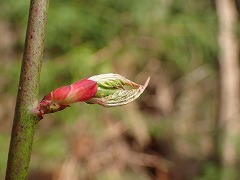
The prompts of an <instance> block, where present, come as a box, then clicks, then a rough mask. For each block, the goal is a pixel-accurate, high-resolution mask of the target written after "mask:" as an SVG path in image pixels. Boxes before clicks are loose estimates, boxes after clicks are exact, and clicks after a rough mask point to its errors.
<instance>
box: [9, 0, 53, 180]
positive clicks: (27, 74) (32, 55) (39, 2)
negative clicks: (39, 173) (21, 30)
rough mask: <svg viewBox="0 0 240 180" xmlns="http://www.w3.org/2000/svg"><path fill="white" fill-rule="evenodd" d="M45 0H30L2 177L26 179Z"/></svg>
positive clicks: (45, 9) (43, 27) (37, 86)
mask: <svg viewBox="0 0 240 180" xmlns="http://www.w3.org/2000/svg"><path fill="white" fill-rule="evenodd" d="M48 3H49V0H31V3H30V10H29V19H28V27H27V33H26V40H25V49H24V54H23V60H22V68H21V75H20V81H19V89H18V95H17V102H16V109H15V116H14V121H13V127H12V136H11V143H10V147H9V154H8V164H7V171H6V179H11V180H12V179H13V180H15V179H16V180H19V179H27V176H28V168H29V163H30V156H31V150H32V143H33V138H34V134H35V129H36V125H37V122H38V121H39V118H38V117H37V116H35V115H33V114H32V112H31V109H32V108H33V107H34V106H36V105H37V101H38V93H39V80H40V70H41V61H42V54H43V49H44V39H45V29H46V23H47V11H48Z"/></svg>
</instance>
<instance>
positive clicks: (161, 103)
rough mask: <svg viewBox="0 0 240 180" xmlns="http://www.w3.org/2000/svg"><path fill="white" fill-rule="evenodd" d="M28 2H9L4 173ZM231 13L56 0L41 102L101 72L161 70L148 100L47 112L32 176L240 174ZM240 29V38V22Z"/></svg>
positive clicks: (0, 167)
mask: <svg viewBox="0 0 240 180" xmlns="http://www.w3.org/2000/svg"><path fill="white" fill-rule="evenodd" d="M218 1H219V2H221V0H218ZM222 1H224V0H222ZM225 2H226V1H225ZM229 2H233V1H232V0H230V1H229ZM226 7H227V6H226ZM232 7H234V8H236V7H237V6H236V4H234V6H232ZM28 8H29V1H16V0H8V1H0V179H3V178H4V176H5V169H6V163H7V154H8V146H9V141H10V133H11V127H12V120H13V115H14V108H15V99H16V94H17V88H18V80H19V73H20V65H21V59H22V53H23V46H24V39H25V30H26V25H27V17H28ZM218 8H219V9H218ZM221 12H222V11H221V6H217V3H216V2H215V1H214V0H198V1H193V0H130V1H129V0H91V1H87V0H68V1H65V0H50V4H49V18H48V25H47V34H46V46H45V51H44V59H43V64H42V71H41V83H40V94H41V95H40V97H39V98H40V99H41V98H42V97H43V96H44V95H46V94H47V93H48V92H50V91H52V90H53V89H55V88H57V87H59V86H63V85H66V84H71V83H72V82H75V81H77V80H79V79H81V78H84V77H88V76H92V75H95V74H100V73H108V72H114V73H119V74H121V75H123V76H125V77H127V78H128V79H131V80H133V81H135V82H137V83H139V84H142V83H144V82H145V80H146V78H147V77H148V76H151V81H150V84H149V86H148V87H147V89H146V91H145V92H144V93H143V95H142V96H141V97H140V98H139V99H138V100H136V101H135V102H133V103H131V104H129V105H126V106H123V107H118V108H103V107H100V106H97V105H88V104H85V103H79V104H74V105H72V107H71V108H68V109H66V110H64V111H61V112H57V113H55V114H50V115H46V116H45V117H44V119H43V120H42V121H41V122H40V123H39V124H38V128H37V132H36V135H35V140H34V145H33V152H32V157H31V164H30V176H29V179H34V180H38V179H39V180H40V179H46V180H47V179H49V180H78V179H90V180H91V179H98V180H102V179H114V180H118V179H119V180H122V179H124V180H125V179H129V180H130V179H131V180H132V179H139V180H141V179H142V180H145V179H163V180H167V179H179V180H181V179H197V180H209V179H210V180H215V179H216V180H217V179H219V178H220V177H221V176H222V175H223V174H225V175H226V174H227V176H228V177H230V178H228V179H235V178H236V177H239V175H238V174H239V172H238V171H237V170H234V168H233V169H231V168H232V167H237V165H238V164H239V161H238V160H239V158H238V159H236V157H238V156H239V155H240V148H239V147H240V146H239V142H240V141H239V140H240V139H238V141H235V140H234V141H233V139H231V137H230V138H228V141H227V142H230V145H228V144H226V143H225V141H224V137H225V136H227V135H226V134H228V132H229V129H227V128H226V130H225V131H223V130H224V128H225V127H228V126H225V125H222V126H219V124H220V123H219V121H222V120H221V118H224V117H223V116H224V115H221V113H220V112H219V111H221V99H222V98H221V97H223V93H222V92H221V85H222V83H221V77H224V76H225V74H224V73H223V72H222V71H224V68H220V66H221V63H219V59H220V60H221V59H223V61H222V62H224V57H221V56H219V54H221V51H222V50H223V49H224V47H221V44H220V45H219V43H218V42H219V41H218V39H219V27H220V25H219V19H221ZM233 12H234V11H233ZM235 17H236V18H238V14H236V16H235ZM223 19H224V18H223ZM227 20H228V19H227ZM230 20H231V19H230ZM220 23H221V22H220ZM230 23H231V21H230ZM233 24H234V22H233ZM234 30H235V31H234V32H233V33H236V37H237V36H238V34H239V26H238V25H236V28H234ZM235 40H236V38H235ZM223 44H224V43H223ZM219 47H220V48H219ZM235 47H237V45H236V46H235ZM237 50H238V49H237V48H236V51H237ZM235 54H236V53H235ZM219 57H220V58H219ZM223 67H225V66H223ZM226 67H227V66H226ZM235 67H236V69H238V63H235ZM229 72H234V71H229ZM226 77H228V76H226ZM228 80H229V79H228ZM233 82H234V81H233ZM235 82H237V81H235ZM235 86H238V83H235ZM230 94H231V93H230ZM224 97H225V96H224ZM226 97H227V96H226ZM233 98H235V100H237V101H238V96H234V97H233ZM227 100H228V98H227ZM227 100H226V101H227ZM223 104H225V105H228V103H223ZM234 107H235V108H237V107H236V106H234ZM222 108H224V107H222ZM219 109H220V110H219ZM238 110H239V109H238V108H237V110H236V111H238ZM224 114H225V113H224ZM235 114H237V113H235ZM237 115H238V116H239V114H237ZM223 121H224V120H223ZM233 124H234V123H233ZM235 127H236V128H237V127H238V126H235ZM236 128H234V129H236ZM238 130H239V131H238ZM238 130H237V129H236V131H233V132H235V135H236V134H237V135H238V133H237V132H240V129H238ZM222 132H225V133H222ZM230 132H231V129H230ZM233 136H234V133H233ZM224 143H225V145H224ZM235 146H236V150H235V149H234V148H235ZM226 147H230V148H229V149H228V150H229V151H225V149H224V148H226ZM224 152H225V155H224ZM229 152H230V153H229ZM229 154H230V155H231V154H233V155H232V156H231V157H230V160H229V161H228V160H225V158H226V159H228V157H227V155H229ZM231 158H232V159H231ZM226 167H227V168H228V167H230V171H229V169H226ZM226 172H227V173H226Z"/></svg>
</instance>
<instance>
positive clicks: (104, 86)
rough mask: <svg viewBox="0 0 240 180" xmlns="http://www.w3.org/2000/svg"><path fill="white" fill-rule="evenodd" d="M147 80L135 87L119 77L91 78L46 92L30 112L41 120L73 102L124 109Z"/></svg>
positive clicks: (108, 75) (136, 96)
mask: <svg viewBox="0 0 240 180" xmlns="http://www.w3.org/2000/svg"><path fill="white" fill-rule="evenodd" d="M149 80H150V77H148V79H147V80H146V82H145V84H144V85H139V84H136V83H134V82H132V81H130V80H128V79H126V78H125V77H123V76H121V75H119V74H113V73H109V74H100V75H96V76H91V77H90V78H85V79H82V80H79V81H77V82H75V83H73V84H71V85H68V86H63V87H60V88H57V89H55V90H54V91H52V92H50V93H49V94H47V95H46V96H44V98H43V99H42V101H41V102H40V103H39V104H38V106H37V108H36V109H34V110H33V112H34V113H35V114H37V115H38V116H40V117H41V118H43V115H44V114H48V113H54V112H56V111H61V110H63V109H65V108H66V107H69V105H70V104H73V103H76V102H86V103H89V104H99V105H102V106H104V107H113V106H121V105H125V104H128V103H130V102H132V101H133V100H135V99H137V98H138V97H139V96H140V95H141V94H142V93H143V91H144V90H145V88H146V87H147V85H148V83H149Z"/></svg>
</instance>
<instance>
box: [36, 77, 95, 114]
mask: <svg viewBox="0 0 240 180" xmlns="http://www.w3.org/2000/svg"><path fill="white" fill-rule="evenodd" d="M96 93H97V82H95V81H93V80H89V79H82V80H79V81H77V82H75V83H73V84H71V85H69V86H62V87H60V88H57V89H55V90H54V91H52V92H50V93H49V94H47V95H46V96H44V98H43V99H42V101H41V102H40V103H39V105H38V107H37V114H38V115H39V116H40V117H41V118H42V117H43V115H44V114H48V113H54V112H56V111H61V110H63V109H65V108H66V107H69V105H70V104H73V103H76V102H82V101H87V100H88V99H90V98H92V97H93V96H94V95H95V94H96Z"/></svg>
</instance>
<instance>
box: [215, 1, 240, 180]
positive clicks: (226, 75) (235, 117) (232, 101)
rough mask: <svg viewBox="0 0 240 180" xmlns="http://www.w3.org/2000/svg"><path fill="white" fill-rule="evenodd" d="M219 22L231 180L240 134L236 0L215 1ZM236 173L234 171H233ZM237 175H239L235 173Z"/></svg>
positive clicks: (225, 153)
mask: <svg viewBox="0 0 240 180" xmlns="http://www.w3.org/2000/svg"><path fill="white" fill-rule="evenodd" d="M216 5H217V12H218V19H219V36H218V38H219V48H220V51H219V53H220V54H219V64H220V76H221V86H220V88H221V98H220V111H219V112H220V114H219V118H220V119H219V120H220V128H221V130H222V133H223V134H222V135H221V136H220V137H221V139H219V142H220V143H222V149H221V150H222V154H221V160H222V165H223V168H224V170H225V171H224V172H226V173H224V175H223V178H224V179H229V177H228V175H230V174H231V173H230V174H229V170H230V171H232V170H234V169H235V170H236V163H237V159H238V157H237V147H236V146H237V140H238V138H237V137H239V134H240V119H239V106H240V105H239V92H240V90H239V62H238V61H239V58H238V53H239V51H238V48H239V46H238V38H237V36H236V26H237V16H238V14H237V9H236V4H235V1H234V0H216ZM232 172H234V171H232ZM235 173H236V172H235Z"/></svg>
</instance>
